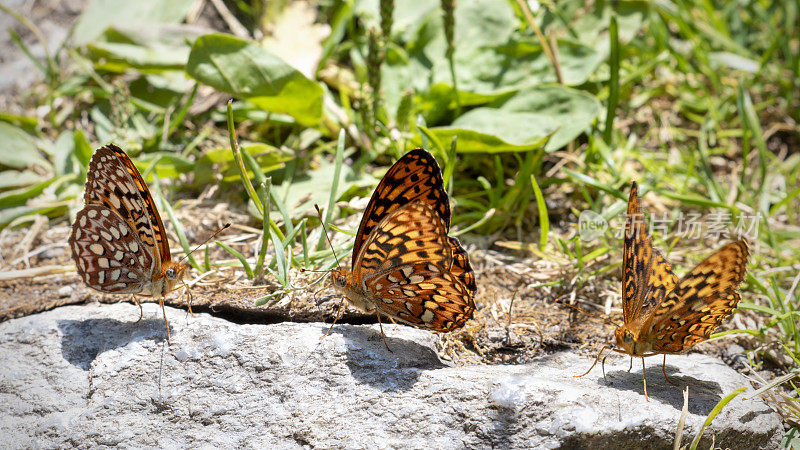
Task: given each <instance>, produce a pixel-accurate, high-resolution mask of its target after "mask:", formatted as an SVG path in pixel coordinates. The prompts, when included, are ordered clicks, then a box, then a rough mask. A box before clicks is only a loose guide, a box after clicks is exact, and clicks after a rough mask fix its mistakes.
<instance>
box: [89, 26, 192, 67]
mask: <svg viewBox="0 0 800 450" xmlns="http://www.w3.org/2000/svg"><path fill="white" fill-rule="evenodd" d="M204 31H205V29H202V28H198V27H192V26H189V25H176V24H159V23H156V24H146V25H141V26H137V27H135V28H132V27H127V26H115V27H113V28H109V29H108V30H106V31H105V33H103V35H102V36H101V37H100V38H99V39H98V40H97V41H96V42H93V43H91V44H88V45H87V48H88V50H89V51H90V54H91V57H92V59H94V60H95V61H100V62H101V67H102V68H104V69H115V70H117V71H124V70H126V69H127V68H129V67H135V68H138V69H148V70H151V71H152V70H154V69H163V68H166V69H180V70H181V71H183V68H184V66H185V65H186V61H187V59H188V58H189V51H190V50H191V43H192V42H193V41H194V40H195V39H197V38H198V37H200V36H202V35H203V32H204Z"/></svg>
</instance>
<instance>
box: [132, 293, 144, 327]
mask: <svg viewBox="0 0 800 450" xmlns="http://www.w3.org/2000/svg"><path fill="white" fill-rule="evenodd" d="M131 300H133V302H134V303H136V306H138V307H139V318H138V319H136V322H133V323H134V324H137V323H139V322H141V321H142V317H144V310H142V304H141V303H139V299H137V298H136V295H135V294H134V295H131Z"/></svg>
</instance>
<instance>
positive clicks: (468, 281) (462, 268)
mask: <svg viewBox="0 0 800 450" xmlns="http://www.w3.org/2000/svg"><path fill="white" fill-rule="evenodd" d="M447 243H448V244H449V245H450V252H451V254H452V255H453V264H452V266H450V273H451V274H453V276H455V277H456V278H458V280H459V281H461V283H462V284H463V285H464V287H466V288H467V291H468V292H469V293H470V296H471V297H474V296H475V292H477V291H478V285H477V284H476V283H475V272H474V271H473V270H472V265H470V263H469V256H467V251H466V250H464V247H462V246H461V243H460V242H458V239H456V238H454V237H450V236H448V237H447Z"/></svg>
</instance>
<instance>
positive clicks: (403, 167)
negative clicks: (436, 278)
mask: <svg viewBox="0 0 800 450" xmlns="http://www.w3.org/2000/svg"><path fill="white" fill-rule="evenodd" d="M416 201H421V202H423V203H425V204H427V205H429V206H430V207H431V208H433V209H434V210H435V211H436V212H437V213H438V214H439V217H441V218H442V221H443V222H444V225H445V234H447V231H448V230H449V229H450V203H449V202H448V200H447V192H445V190H444V182H443V180H442V171H441V169H440V168H439V164H438V163H437V162H436V158H434V157H433V155H431V154H430V153H428V152H427V151H426V150H423V149H421V148H418V149H415V150H412V151H410V152H408V153H406V154H405V155H404V156H403V157H402V158H400V159H399V160H398V161H397V162H396V163H394V165H393V166H392V167H391V168H390V169H389V171H388V172H386V175H384V176H383V178H382V179H381V181H380V183H378V187H376V188H375V192H373V194H372V198H370V200H369V204H367V208H366V209H365V210H364V216H363V217H362V218H361V224H360V225H359V227H358V232H357V233H356V240H355V244H354V245H353V256H354V258H353V264H352V268H353V271H355V268H356V259H357V256H358V254H359V252H360V251H361V249H362V246H363V244H364V240H365V239H367V237H368V236H370V234H371V233H372V230H373V229H375V227H376V226H377V225H378V224H379V223H380V222H381V220H383V218H384V217H386V216H388V215H389V214H391V213H392V212H393V211H395V210H397V209H399V208H401V207H403V206H405V205H407V204H410V203H413V202H416Z"/></svg>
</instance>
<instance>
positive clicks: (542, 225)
mask: <svg viewBox="0 0 800 450" xmlns="http://www.w3.org/2000/svg"><path fill="white" fill-rule="evenodd" d="M531 186H532V187H533V194H534V195H535V196H536V207H537V209H538V210H539V250H542V251H544V247H545V246H546V245H547V235H548V234H549V233H550V217H549V216H548V215H547V204H546V203H545V201H544V195H542V190H541V189H540V188H539V183H537V182H536V177H535V176H534V175H533V174H531Z"/></svg>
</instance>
